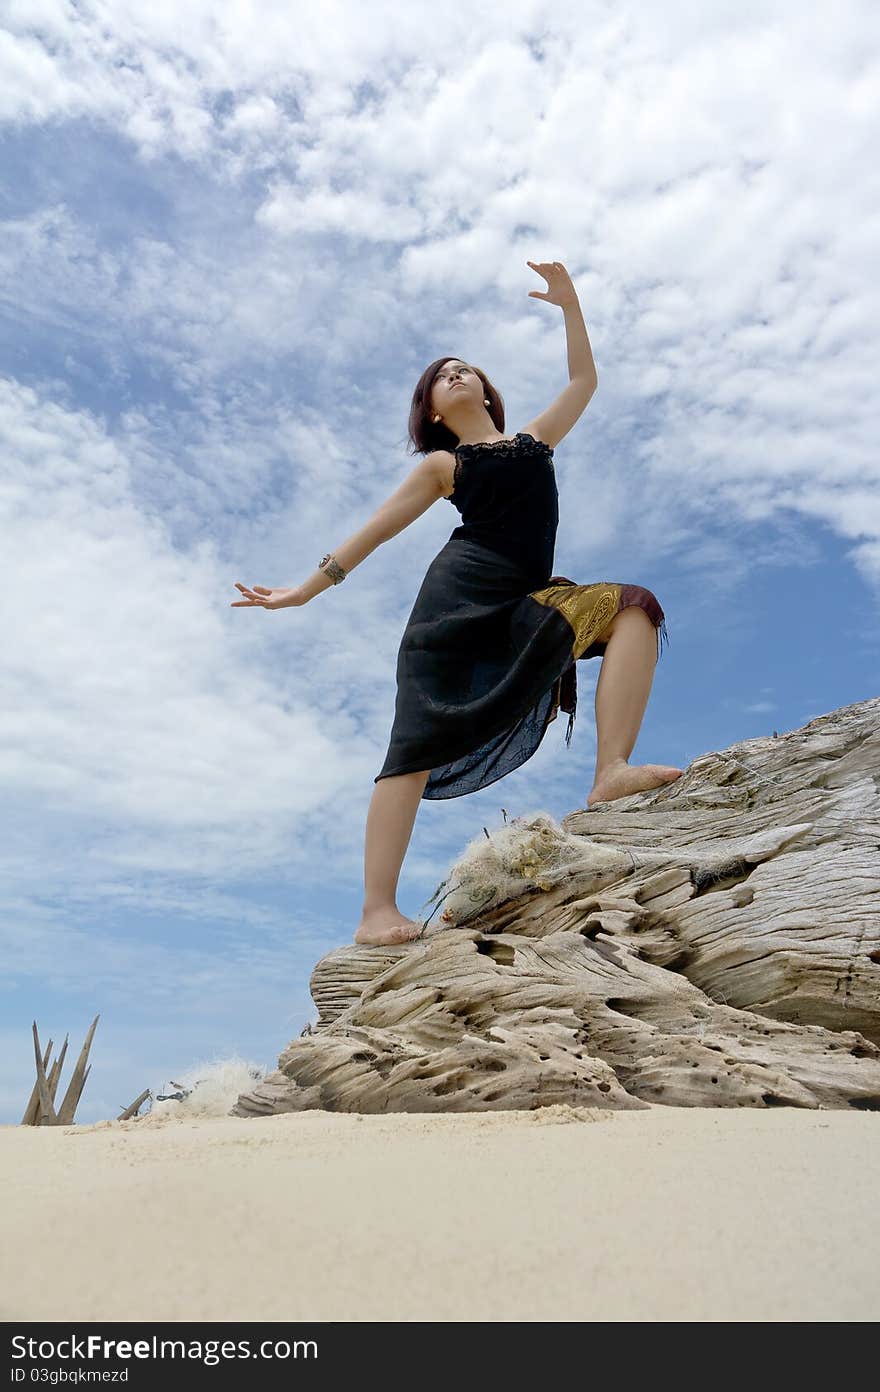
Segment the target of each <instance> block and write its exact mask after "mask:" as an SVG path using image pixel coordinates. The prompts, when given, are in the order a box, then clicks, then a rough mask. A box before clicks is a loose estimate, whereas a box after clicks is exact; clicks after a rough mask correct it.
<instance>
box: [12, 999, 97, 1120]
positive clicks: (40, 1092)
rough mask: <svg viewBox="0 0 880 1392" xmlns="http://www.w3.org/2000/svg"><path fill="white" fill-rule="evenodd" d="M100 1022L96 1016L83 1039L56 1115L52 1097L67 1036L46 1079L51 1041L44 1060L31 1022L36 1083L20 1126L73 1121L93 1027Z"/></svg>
mask: <svg viewBox="0 0 880 1392" xmlns="http://www.w3.org/2000/svg"><path fill="white" fill-rule="evenodd" d="M99 1019H100V1016H99V1015H96V1016H95V1018H94V1020H93V1021H92V1024H91V1027H90V1029H89V1032H88V1034H87V1036H86V1041H85V1043H84V1044H83V1047H82V1049H81V1051H80V1056H79V1058H78V1059H77V1062H76V1067H75V1068H74V1070H73V1075H72V1077H71V1079H70V1083H69V1084H68V1088H67V1092H66V1093H65V1094H64V1100H63V1101H62V1103H61V1106H60V1108H59V1110H58V1112H57V1113H56V1111H55V1105H54V1104H55V1093H56V1090H57V1087H58V1080H59V1078H60V1076H61V1069H62V1066H63V1064H64V1058H65V1055H66V1054H67V1041H68V1036H67V1035H65V1037H64V1044H63V1046H62V1049H61V1053H60V1054H59V1056H58V1058H57V1059H56V1060H55V1062H54V1063H53V1065H52V1070H51V1073H50V1074H49V1077H48V1078H47V1077H46V1063H47V1062H48V1059H49V1054H50V1052H51V1049H52V1040H51V1039H50V1040H49V1045H48V1048H47V1049H46V1053H45V1056H41V1053H40V1038H39V1034H38V1033H37V1022H36V1020H34V1022H33V1031H34V1058H35V1061H36V1068H37V1081H36V1083H35V1084H34V1090H33V1092H32V1093H31V1096H30V1100H29V1102H28V1104H27V1107H26V1108H25V1112H24V1116H23V1117H22V1125H25V1126H67V1125H69V1124H70V1123H71V1122H72V1121H73V1118H74V1114H75V1112H76V1108H77V1105H78V1103H79V1099H80V1097H81V1096H82V1092H83V1088H84V1087H85V1085H86V1081H87V1079H88V1076H89V1073H90V1072H91V1065H89V1067H88V1068H86V1066H85V1065H86V1059H87V1058H88V1055H89V1049H90V1048H91V1044H92V1038H93V1037H94V1033H95V1027H96V1025H97V1023H98V1020H99Z"/></svg>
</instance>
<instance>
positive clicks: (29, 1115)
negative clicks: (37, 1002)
mask: <svg viewBox="0 0 880 1392" xmlns="http://www.w3.org/2000/svg"><path fill="white" fill-rule="evenodd" d="M34 1028H35V1029H36V1024H35V1025H34ZM51 1052H52V1040H51V1039H50V1040H49V1043H48V1044H47V1045H46V1052H45V1054H44V1055H43V1072H44V1073H45V1071H46V1064H47V1063H48V1062H49V1055H50V1054H51ZM39 1115H40V1073H39V1069H38V1070H37V1081H36V1082H35V1083H34V1086H33V1090H32V1091H31V1095H30V1097H29V1098H28V1104H27V1106H26V1107H25V1109H24V1116H23V1117H22V1119H21V1125H22V1126H35V1125H36V1124H37V1118H38V1117H39Z"/></svg>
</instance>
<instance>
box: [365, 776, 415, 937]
mask: <svg viewBox="0 0 880 1392" xmlns="http://www.w3.org/2000/svg"><path fill="white" fill-rule="evenodd" d="M430 771H431V770H430V769H422V770H420V771H419V772H418V773H401V774H397V775H395V776H394V777H391V778H380V779H379V782H378V783H376V784H375V785H374V788H373V796H372V798H371V799H370V810H369V812H368V813H367V831H366V843H365V847H364V907H363V914H362V917H361V921H360V924H359V925H358V928H357V931H356V932H355V935H354V940H355V942H356V943H373V944H378V943H399V942H409V941H410V940H411V939H412V938H417V937H418V935H419V933H420V932H421V931H422V925H421V924H420V923H416V922H415V921H414V920H413V919H411V918H407V917H406V915H405V914H402V913H401V912H400V910H399V909H398V907H397V881H398V879H399V878H400V867H401V866H402V865H403V858H404V856H405V855H406V848H407V846H408V845H409V841H410V837H411V836H412V829H413V826H414V824H415V820H416V813H417V812H418V810H419V802H420V801H421V796H422V793H423V792H424V789H425V784H426V783H427V781H428V775H429V773H430Z"/></svg>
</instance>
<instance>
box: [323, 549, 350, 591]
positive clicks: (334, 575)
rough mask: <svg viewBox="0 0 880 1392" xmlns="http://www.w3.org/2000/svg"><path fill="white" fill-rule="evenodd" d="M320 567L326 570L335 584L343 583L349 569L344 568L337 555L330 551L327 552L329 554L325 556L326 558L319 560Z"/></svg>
mask: <svg viewBox="0 0 880 1392" xmlns="http://www.w3.org/2000/svg"><path fill="white" fill-rule="evenodd" d="M318 569H319V570H326V572H327V574H328V575H329V576H330V579H331V580H332V581H333V584H334V585H339V584H341V583H342V581H343V580H344V579H345V577H346V575H347V574H348V571H346V570H343V569H342V566H341V565H340V564H339V562H338V561H337V559H336V557H335V556H334V555H332V554H331V552H329V551H328V552H327V555H326V556H325V557H324V559H323V560H322V561H319V562H318Z"/></svg>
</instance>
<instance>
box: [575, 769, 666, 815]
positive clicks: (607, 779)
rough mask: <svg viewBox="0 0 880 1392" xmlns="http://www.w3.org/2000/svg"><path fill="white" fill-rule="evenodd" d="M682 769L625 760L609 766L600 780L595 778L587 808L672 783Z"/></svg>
mask: <svg viewBox="0 0 880 1392" xmlns="http://www.w3.org/2000/svg"><path fill="white" fill-rule="evenodd" d="M683 773H684V769H680V768H674V767H673V766H672V765H671V764H633V765H632V766H630V765H629V764H628V763H627V762H626V760H625V759H620V760H619V761H618V762H617V763H616V764H609V766H608V767H607V768H606V769H605V771H604V772H603V774H602V777H601V778H597V779H596V781H595V783H594V784H593V787H592V789H591V791H590V795H589V797H588V798H587V806H588V807H593V806H594V805H595V804H596V803H597V802H613V801H614V799H615V798H621V797H629V795H630V793H644V792H646V791H647V790H648V788H659V787H660V785H661V784H662V783H674V782H675V780H676V778H680V777H681V775H682V774H683Z"/></svg>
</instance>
